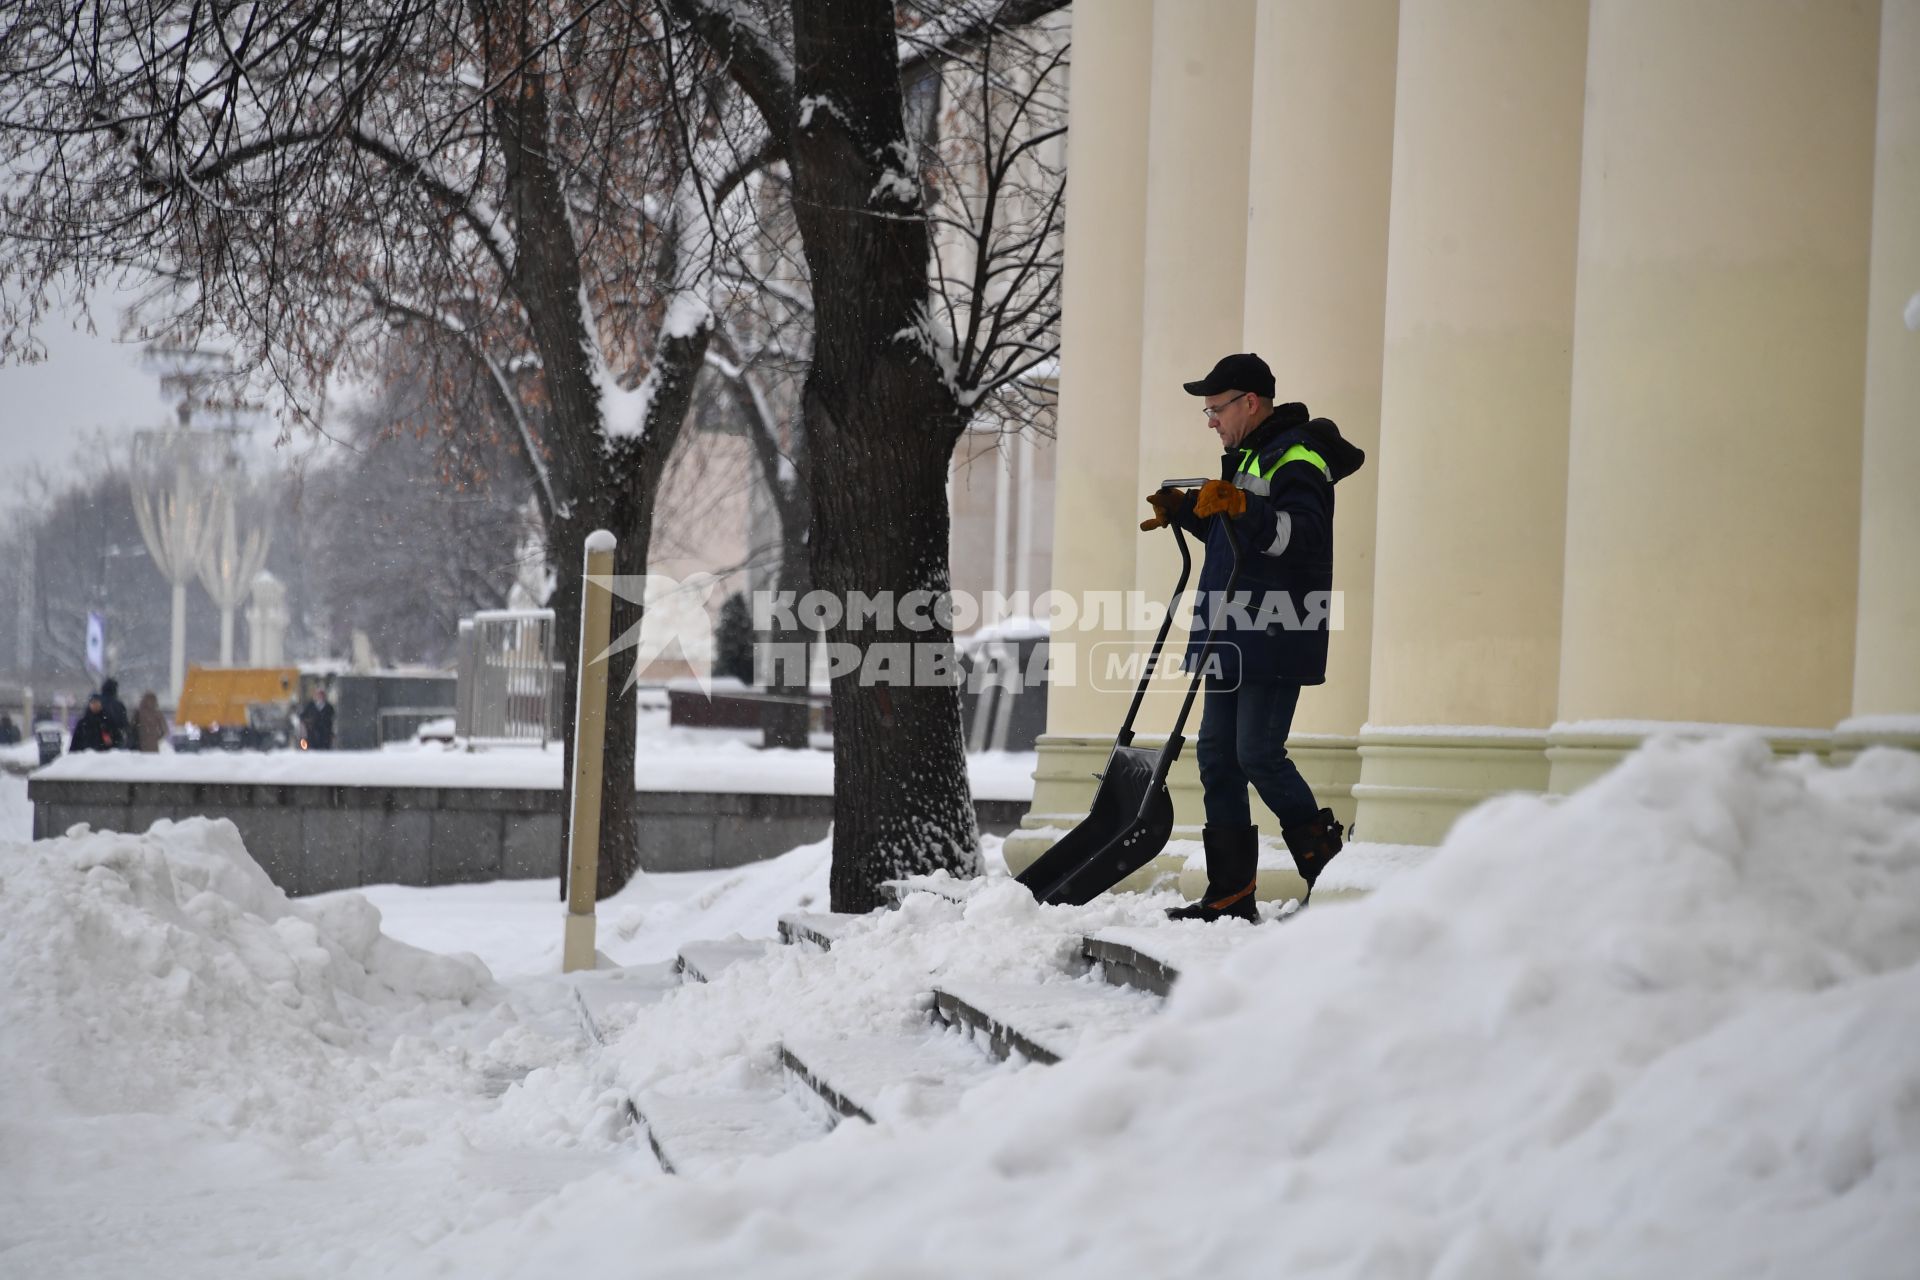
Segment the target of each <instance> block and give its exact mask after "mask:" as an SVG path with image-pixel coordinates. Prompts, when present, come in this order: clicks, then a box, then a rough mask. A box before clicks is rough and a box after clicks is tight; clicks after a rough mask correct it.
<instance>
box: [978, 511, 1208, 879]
mask: <svg viewBox="0 0 1920 1280" xmlns="http://www.w3.org/2000/svg"><path fill="white" fill-rule="evenodd" d="M1205 483H1206V481H1205V480H1162V481H1161V482H1160V487H1161V488H1163V489H1185V488H1197V487H1199V486H1200V485H1203V484H1205ZM1226 518H1227V517H1226V514H1225V513H1224V512H1222V513H1221V514H1219V515H1216V516H1215V517H1214V519H1216V520H1225V519H1226ZM1169 523H1170V524H1171V523H1172V522H1169ZM1172 528H1173V537H1174V541H1175V543H1176V544H1178V546H1179V548H1180V581H1179V582H1177V583H1175V584H1174V588H1173V600H1174V603H1170V604H1169V605H1168V606H1167V616H1166V617H1165V618H1164V619H1163V620H1162V621H1161V623H1160V634H1159V635H1157V636H1155V637H1154V639H1153V649H1152V650H1151V651H1150V652H1149V653H1148V654H1147V662H1146V669H1145V670H1144V671H1143V672H1142V673H1141V676H1140V685H1139V687H1138V688H1137V689H1135V690H1134V691H1133V705H1131V706H1129V707H1128V708H1127V718H1126V719H1125V720H1124V721H1122V722H1121V725H1120V735H1119V737H1117V738H1115V739H1114V742H1113V754H1112V755H1110V756H1108V757H1107V767H1106V769H1105V770H1104V771H1102V772H1101V773H1100V774H1099V778H1100V789H1099V790H1098V791H1096V792H1094V793H1093V807H1092V808H1091V809H1090V810H1088V812H1087V816H1086V819H1085V820H1084V821H1082V822H1081V823H1080V825H1079V826H1077V827H1075V828H1074V829H1073V830H1071V831H1069V832H1067V834H1066V835H1064V836H1062V837H1060V839H1059V840H1058V841H1057V842H1056V843H1055V844H1054V846H1053V847H1052V848H1051V849H1049V850H1047V851H1046V852H1045V853H1043V854H1041V855H1040V856H1039V858H1037V859H1036V860H1035V861H1034V863H1033V865H1032V866H1030V867H1028V868H1027V869H1026V870H1025V871H1022V872H1021V873H1020V874H1019V876H1018V877H1016V878H1017V879H1018V880H1019V881H1020V883H1021V884H1023V885H1025V886H1026V887H1027V888H1028V889H1029V890H1030V891H1031V892H1032V893H1033V896H1034V897H1036V898H1038V899H1039V900H1040V901H1041V902H1044V903H1048V904H1050V905H1053V906H1074V907H1077V906H1083V905H1085V904H1086V903H1089V902H1092V901H1093V900H1094V899H1095V898H1097V897H1099V896H1100V895H1101V894H1103V893H1105V892H1106V891H1107V890H1108V889H1111V888H1112V887H1113V886H1114V885H1116V884H1119V883H1120V881H1122V880H1124V879H1125V878H1126V877H1127V876H1129V875H1132V874H1133V873H1134V872H1135V871H1138V870H1139V869H1140V868H1141V867H1144V866H1146V865H1147V863H1149V862H1151V861H1152V860H1153V858H1154V856H1155V855H1156V854H1158V853H1159V852H1160V851H1161V850H1162V849H1164V848H1166V847H1167V839H1168V837H1170V836H1171V835H1172V834H1173V798H1172V797H1171V796H1169V795H1168V794H1167V771H1168V770H1169V769H1171V768H1172V767H1173V762H1174V761H1175V760H1177V759H1179V758H1180V748H1181V746H1182V745H1183V744H1184V743H1185V742H1186V739H1185V738H1183V737H1181V730H1183V729H1185V728H1186V726H1187V713H1188V712H1190V711H1192V710H1193V699H1194V695H1195V694H1196V693H1198V692H1199V691H1200V679H1201V677H1202V676H1203V675H1204V674H1205V673H1206V664H1207V655H1208V653H1209V652H1211V651H1212V649H1213V635H1214V631H1215V629H1216V628H1217V627H1218V626H1219V622H1220V617H1219V615H1220V614H1221V613H1223V612H1224V610H1221V609H1214V610H1211V611H1210V613H1211V618H1210V620H1209V623H1208V626H1207V639H1206V643H1205V644H1203V645H1202V646H1201V648H1200V654H1199V660H1198V661H1196V662H1195V663H1194V666H1193V678H1192V679H1191V680H1190V681H1189V682H1188V684H1187V696H1186V700H1185V701H1183V702H1182V703H1181V704H1180V714H1179V716H1178V717H1177V718H1176V719H1175V720H1174V722H1173V732H1171V733H1169V734H1168V735H1167V741H1166V745H1164V746H1162V747H1161V748H1160V749H1159V750H1157V751H1155V750H1153V749H1151V748H1148V747H1136V746H1134V745H1133V718H1134V716H1135V715H1137V714H1138V713H1139V711H1140V703H1141V700H1142V699H1144V698H1145V697H1146V694H1147V681H1149V680H1151V679H1152V678H1153V672H1154V667H1155V664H1157V663H1158V662H1159V660H1160V651H1161V649H1163V648H1164V647H1165V646H1166V643H1167V632H1168V630H1169V629H1171V628H1172V626H1173V613H1174V608H1175V606H1176V605H1177V603H1178V601H1179V599H1180V593H1181V592H1182V591H1185V590H1186V589H1187V578H1188V577H1189V576H1190V575H1191V573H1192V572H1193V553H1192V552H1190V551H1189V550H1188V549H1187V537H1186V534H1185V533H1183V532H1182V531H1181V529H1180V526H1179V525H1177V524H1172ZM1226 529H1227V545H1228V546H1229V547H1231V548H1232V550H1233V569H1232V572H1231V573H1229V574H1228V576H1227V586H1226V591H1225V592H1224V593H1223V594H1229V595H1230V594H1231V593H1232V591H1233V584H1234V582H1235V581H1236V580H1237V579H1238V578H1239V576H1240V543H1239V540H1238V539H1236V538H1235V537H1234V536H1233V526H1232V525H1231V524H1228V525H1227V526H1226Z"/></svg>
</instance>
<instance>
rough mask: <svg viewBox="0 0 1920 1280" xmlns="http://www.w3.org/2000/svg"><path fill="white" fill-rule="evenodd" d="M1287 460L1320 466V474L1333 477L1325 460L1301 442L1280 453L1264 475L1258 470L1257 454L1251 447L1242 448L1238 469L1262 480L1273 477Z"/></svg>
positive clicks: (1258, 460)
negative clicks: (1277, 459)
mask: <svg viewBox="0 0 1920 1280" xmlns="http://www.w3.org/2000/svg"><path fill="white" fill-rule="evenodd" d="M1289 462H1311V463H1312V464H1313V465H1314V466H1316V467H1318V468H1320V474H1321V475H1323V476H1325V477H1326V478H1327V479H1329V480H1331V479H1333V469H1332V468H1331V467H1329V466H1328V465H1327V460H1326V459H1325V458H1323V457H1321V456H1320V455H1319V454H1317V453H1315V452H1314V451H1313V450H1311V449H1309V448H1307V446H1305V445H1303V444H1297V445H1295V446H1293V448H1291V449H1289V450H1287V451H1286V452H1285V453H1283V454H1281V455H1280V458H1279V461H1277V462H1275V463H1274V464H1273V465H1272V466H1271V467H1269V468H1267V470H1266V473H1265V474H1264V475H1263V474H1262V473H1261V471H1260V459H1259V456H1258V455H1256V454H1255V453H1254V451H1253V450H1251V449H1242V450H1241V451H1240V470H1241V471H1243V472H1251V473H1252V474H1253V475H1255V476H1257V477H1258V478H1260V479H1262V480H1271V479H1273V477H1274V474H1275V473H1276V472H1278V471H1279V470H1280V468H1282V467H1284V466H1286V465H1287V464H1288V463H1289Z"/></svg>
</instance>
